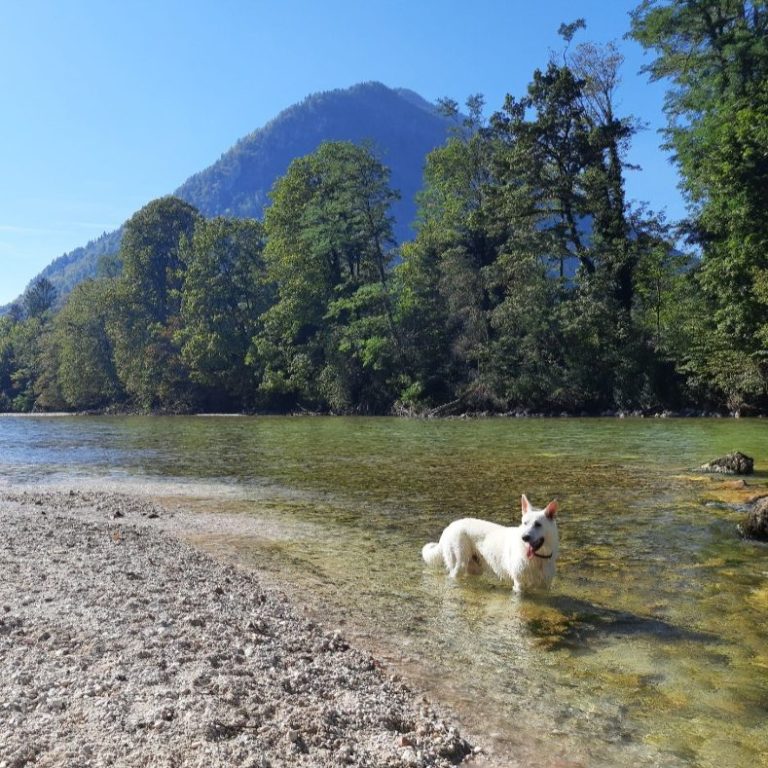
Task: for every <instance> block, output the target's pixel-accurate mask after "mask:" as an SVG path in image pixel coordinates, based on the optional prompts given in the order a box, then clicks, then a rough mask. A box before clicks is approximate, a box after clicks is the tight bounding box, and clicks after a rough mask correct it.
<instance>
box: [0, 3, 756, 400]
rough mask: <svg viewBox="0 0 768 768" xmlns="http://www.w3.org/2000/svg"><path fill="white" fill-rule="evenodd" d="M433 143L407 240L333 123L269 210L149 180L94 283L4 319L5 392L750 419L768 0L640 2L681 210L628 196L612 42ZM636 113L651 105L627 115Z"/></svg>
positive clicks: (452, 110) (632, 128) (381, 187)
mask: <svg viewBox="0 0 768 768" xmlns="http://www.w3.org/2000/svg"><path fill="white" fill-rule="evenodd" d="M583 27H584V24H583V22H582V21H581V20H578V21H576V22H574V23H573V24H564V25H562V27H561V30H560V32H561V35H562V37H563V41H564V43H563V50H562V51H561V52H560V53H558V54H557V55H553V56H552V58H551V60H550V62H549V64H548V65H547V66H546V67H545V68H544V69H541V70H536V71H535V72H534V73H533V76H532V78H531V82H530V84H529V86H528V89H527V91H526V93H524V94H522V95H518V96H515V95H510V96H508V97H507V99H506V100H505V102H504V104H503V105H502V106H501V107H500V108H499V109H498V111H496V112H495V113H493V114H492V116H491V117H490V118H488V117H486V116H485V106H484V103H483V99H482V98H481V97H479V96H473V97H470V98H469V99H468V100H467V103H466V108H464V109H459V106H458V104H456V103H455V102H453V101H450V100H444V101H443V102H442V104H441V108H442V110H443V111H444V112H445V114H447V115H449V116H452V118H453V120H454V123H455V128H454V130H453V132H452V135H451V136H450V138H449V139H448V140H447V142H446V144H445V145H444V146H442V147H440V148H438V149H436V150H434V151H433V152H432V153H431V154H430V155H429V156H428V157H427V160H426V167H425V173H424V187H423V190H422V192H421V195H420V199H419V216H418V222H417V229H416V235H415V237H414V238H413V239H412V240H411V241H410V242H405V243H402V244H400V245H399V246H396V245H395V243H394V240H393V235H392V232H393V222H392V220H391V217H390V214H389V210H390V204H391V202H392V201H393V200H394V199H395V198H396V196H397V192H396V191H395V190H393V189H391V187H390V184H389V177H388V171H387V169H386V167H385V166H384V165H383V164H382V162H381V161H380V160H379V159H378V158H377V157H376V155H375V151H374V150H373V149H372V148H370V147H365V146H357V145H352V144H348V143H344V142H329V143H326V144H324V145H321V146H320V147H319V148H318V149H317V150H316V151H315V152H314V153H312V154H310V155H308V156H306V157H302V158H297V159H296V160H295V161H294V162H293V163H292V164H291V165H290V167H289V169H288V171H287V172H286V174H285V175H284V176H283V177H282V178H280V179H279V180H278V181H277V182H276V183H275V185H274V187H273V189H272V193H271V204H270V206H269V207H268V208H267V210H266V213H265V216H264V220H263V221H256V220H246V219H237V218H232V217H218V218H214V219H205V218H203V217H202V216H201V215H200V214H199V212H198V211H197V210H195V209H194V208H193V207H192V206H190V205H189V204H187V203H185V202H183V201H182V200H180V199H177V198H173V197H166V198H161V199H159V200H156V201H153V202H152V203H150V204H148V205H147V206H146V207H144V208H143V209H142V210H140V211H139V212H138V213H136V214H135V215H134V216H133V217H132V218H131V219H130V220H129V221H128V222H127V223H126V224H125V227H124V232H123V238H122V245H121V248H120V251H119V253H118V254H116V255H114V256H112V257H108V258H105V259H104V260H103V263H102V265H101V274H100V276H99V277H98V278H96V279H93V280H88V281H86V282H84V283H81V284H79V285H78V286H77V287H76V288H75V289H74V290H73V291H72V292H71V293H70V294H69V295H68V296H67V297H57V296H56V295H55V291H53V290H52V286H51V284H50V283H48V282H47V281H46V280H45V279H40V280H38V281H37V282H36V283H34V284H33V285H32V286H31V287H30V288H29V289H28V291H27V292H26V294H25V295H24V297H23V300H22V301H21V302H20V303H19V304H17V305H16V306H15V307H14V308H12V310H11V312H9V313H8V314H7V315H6V316H4V317H2V318H0V411H17V412H25V411H32V410H35V411H51V410H68V411H87V410H104V409H124V410H136V411H142V412H145V411H146V412H150V411H163V412H259V411H261V412H281V413H282V412H285V413H293V412H333V413H365V414H385V413H400V414H416V415H421V414H426V415H451V414H464V413H510V412H512V413H514V412H529V413H545V414H560V413H567V414H601V413H604V412H611V413H619V412H622V413H640V414H655V413H664V412H674V413H691V414H695V413H696V414H697V413H702V412H716V413H729V412H730V413H735V414H759V413H764V412H765V411H766V409H767V408H768V395H767V394H766V393H767V391H768V390H767V388H766V385H767V384H768V216H767V215H766V212H768V197H767V195H768V192H767V190H768V162H767V161H766V158H765V151H764V148H765V146H766V145H768V133H766V131H767V130H768V128H767V126H768V89H767V88H766V85H765V84H766V82H768V10H767V9H765V8H764V7H763V6H762V5H761V4H751V3H738V2H737V3H730V2H729V3H725V2H722V1H720V2H710V3H706V4H704V5H702V4H701V3H693V2H688V1H686V0H675V1H674V2H659V3H656V2H653V3H652V2H643V3H641V4H640V5H639V6H638V8H637V9H636V10H635V11H634V12H633V14H632V18H631V29H630V34H631V35H632V36H633V37H634V38H635V39H636V40H638V41H639V42H640V43H641V44H642V45H643V46H645V47H646V48H647V49H648V50H649V51H651V52H653V53H654V54H655V58H654V59H653V60H652V61H651V62H650V63H649V64H648V65H647V67H646V70H647V72H648V74H649V76H650V77H651V78H652V79H664V80H665V82H667V83H668V84H669V90H668V95H667V101H666V110H667V116H668V119H669V124H668V128H667V130H666V134H665V141H666V146H667V147H668V148H670V149H672V150H673V152H674V154H675V158H676V162H677V164H678V167H679V170H680V174H681V179H682V187H683V191H684V192H685V194H686V197H687V201H688V203H689V214H690V215H689V217H688V219H687V220H686V221H684V222H678V223H676V225H675V226H672V225H670V224H669V223H667V222H666V221H665V220H664V217H663V215H659V214H655V213H653V212H652V211H650V210H648V209H647V208H645V207H644V206H642V205H635V204H632V203H630V202H628V201H627V199H626V196H625V187H624V179H625V174H626V172H627V159H626V158H627V150H628V148H629V144H630V142H631V140H632V137H633V136H634V134H635V133H636V132H637V131H638V129H639V128H638V126H639V120H638V119H637V118H635V117H632V116H623V115H621V114H619V110H618V105H617V99H616V89H617V86H618V83H619V78H620V67H621V63H622V57H621V55H620V53H619V51H618V49H617V48H616V47H615V46H613V45H605V46H600V45H595V44H592V43H581V44H576V42H575V38H576V36H577V35H580V34H581V31H582V28H583ZM639 118H640V119H641V118H642V116H639Z"/></svg>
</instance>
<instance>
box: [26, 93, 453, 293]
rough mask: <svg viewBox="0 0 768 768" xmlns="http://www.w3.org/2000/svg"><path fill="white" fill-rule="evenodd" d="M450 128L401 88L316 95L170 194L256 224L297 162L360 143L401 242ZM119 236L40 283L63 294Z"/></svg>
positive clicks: (64, 263)
mask: <svg viewBox="0 0 768 768" xmlns="http://www.w3.org/2000/svg"><path fill="white" fill-rule="evenodd" d="M448 127H449V122H448V120H447V119H446V118H445V117H443V116H442V115H440V114H439V113H438V112H437V110H436V108H435V106H434V105H432V104H430V103H429V102H427V101H426V100H425V99H423V98H422V97H421V96H419V95H418V94H417V93H414V92H413V91H409V90H406V89H392V88H388V87H387V86H385V85H382V84H381V83H376V82H369V83H360V84H358V85H355V86H352V87H351V88H347V89H343V90H334V91H326V92H323V93H316V94H313V95H311V96H308V97H307V98H306V99H304V101H302V102H300V103H299V104H295V105H294V106H292V107H289V108H288V109H286V110H284V111H283V112H281V113H280V114H279V115H278V116H277V117H275V118H274V119H273V120H271V121H270V122H269V123H267V124H266V125H265V126H264V127H262V128H260V129H258V130H256V131H254V132H253V133H251V134H249V135H248V136H246V137H244V138H242V139H240V140H239V141H238V142H237V143H236V144H235V145H234V146H233V147H232V148H231V149H229V150H228V151H227V152H225V153H224V154H223V155H222V156H221V157H220V158H219V160H218V161H216V162H215V163H214V164H213V165H211V166H210V167H208V168H206V169H205V170H203V171H200V173H196V174H195V175H194V176H192V177H190V178H189V179H187V181H185V182H184V183H183V184H182V185H181V186H180V187H179V188H178V189H176V190H175V192H174V194H175V195H177V196H179V197H181V198H182V199H183V200H186V201H187V202H188V203H191V204H192V205H194V206H195V207H196V208H197V209H198V210H200V212H201V213H203V214H204V215H205V216H217V215H226V216H236V217H255V218H261V217H262V214H263V212H264V208H265V207H266V206H267V205H268V203H269V191H270V189H271V188H272V185H273V184H274V182H275V181H276V180H277V179H278V178H280V176H282V175H283V174H284V173H285V171H286V170H287V169H288V166H289V164H290V163H291V161H292V160H293V159H294V158H297V157H302V156H304V155H307V154H309V153H311V152H313V151H314V150H315V149H316V148H317V147H318V146H319V145H320V144H321V143H322V142H324V141H352V142H355V143H363V142H365V143H367V144H369V145H370V146H371V147H372V149H373V151H374V152H375V153H376V155H377V156H378V157H379V159H380V160H381V161H382V162H383V163H384V164H385V165H386V166H387V167H388V168H389V169H390V171H391V185H392V187H393V189H396V190H398V191H399V192H400V194H401V199H400V201H398V202H397V203H395V204H394V205H393V206H392V214H393V216H394V217H395V235H396V237H397V239H398V241H400V242H402V241H403V240H406V239H408V238H409V237H411V235H412V229H411V226H412V223H413V221H414V218H415V215H416V203H415V197H416V193H417V192H418V191H419V189H420V188H421V185H422V172H423V168H424V159H425V157H426V155H427V154H428V153H429V152H430V151H431V150H432V149H434V148H435V147H438V146H440V145H441V144H442V143H443V142H444V141H445V139H446V136H447V131H448ZM121 235H122V232H121V230H116V231H115V232H110V233H105V234H104V235H102V236H101V237H100V238H98V239H97V240H94V241H92V242H90V243H88V244H87V245H86V246H84V247H82V248H77V249H75V250H74V251H72V252H71V253H67V254H65V255H63V256H61V257H59V258H58V259H56V260H55V261H53V262H52V263H51V264H50V265H49V266H48V267H46V268H45V269H44V270H43V271H42V272H41V273H40V275H38V277H41V276H42V277H46V278H47V279H48V280H50V281H51V282H52V283H53V284H54V286H55V287H56V288H57V290H58V291H59V295H60V296H64V295H66V294H67V293H69V291H70V290H72V288H73V287H74V286H75V285H76V284H77V283H78V282H80V281H81V280H84V279H86V278H87V277H92V276H94V275H96V274H97V271H98V265H99V262H100V261H101V259H102V258H103V257H105V256H109V255H111V254H115V253H117V251H118V250H119V247H120V239H121ZM35 279H37V278H35Z"/></svg>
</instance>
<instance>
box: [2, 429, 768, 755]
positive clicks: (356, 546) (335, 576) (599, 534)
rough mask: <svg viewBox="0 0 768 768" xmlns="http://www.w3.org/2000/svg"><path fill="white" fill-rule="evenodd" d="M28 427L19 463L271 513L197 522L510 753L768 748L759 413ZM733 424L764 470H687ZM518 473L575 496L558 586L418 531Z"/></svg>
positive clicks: (718, 447)
mask: <svg viewBox="0 0 768 768" xmlns="http://www.w3.org/2000/svg"><path fill="white" fill-rule="evenodd" d="M27 424H29V426H28V427H27V426H26V425H27ZM12 426H13V428H14V429H16V428H17V427H18V428H19V429H22V432H19V431H18V430H17V431H16V433H15V434H14V435H10V434H9V428H8V425H7V424H2V423H0V447H2V448H4V451H5V452H4V455H5V456H6V457H9V458H7V459H6V461H7V464H6V465H5V466H6V469H5V470H4V471H5V476H6V477H8V478H9V481H10V482H14V483H16V482H19V481H24V480H27V481H30V482H36V483H40V482H54V483H59V484H61V483H66V482H71V478H72V477H75V478H76V479H77V481H78V482H82V483H94V484H96V485H99V484H105V483H112V484H118V485H120V486H127V487H128V488H130V487H132V486H139V485H141V486H142V487H144V488H146V489H148V490H149V491H150V492H151V493H154V494H156V495H168V496H171V497H178V496H179V495H181V496H186V497H187V498H189V497H197V498H198V499H199V500H198V501H197V502H196V503H197V504H199V505H200V507H201V508H205V509H211V510H220V511H232V512H240V513H244V514H252V515H256V516H257V519H258V521H259V525H260V530H261V535H259V536H258V537H247V538H242V539H241V538H238V537H233V536H226V537H219V538H217V537H216V536H215V535H213V534H210V535H206V536H200V537H199V539H200V541H198V543H199V544H201V545H203V544H204V545H205V546H206V547H208V548H210V549H213V550H215V551H217V552H218V553H219V554H220V555H221V556H226V557H237V558H238V559H239V560H240V561H241V562H245V563H247V564H249V565H250V566H253V567H255V568H257V569H259V570H261V571H262V572H264V573H265V576H266V577H268V578H270V579H272V580H274V581H275V582H276V583H287V584H289V585H291V586H290V591H291V592H292V593H293V594H294V595H295V596H296V598H297V600H299V601H301V602H303V603H305V604H308V605H310V607H311V609H312V610H313V611H314V612H315V613H316V614H317V615H319V616H321V617H322V618H323V619H324V620H325V621H327V622H329V623H333V624H337V623H338V624H343V626H344V627H345V632H348V633H350V634H352V635H356V636H357V637H359V638H360V639H361V640H362V641H363V642H365V643H366V644H367V645H369V646H370V647H371V648H373V649H375V650H377V651H378V652H379V653H380V654H381V655H383V656H384V657H385V658H386V659H388V660H390V661H391V662H392V663H393V664H396V665H398V666H399V667H401V668H402V669H404V670H405V671H406V672H407V674H408V675H409V677H412V678H413V679H415V680H417V681H418V682H420V683H421V684H422V685H423V686H424V687H425V688H427V689H428V690H429V691H431V692H432V693H433V695H435V696H436V697H438V698H440V699H443V700H444V701H446V702H447V703H449V704H451V705H453V706H454V707H455V708H456V709H457V711H458V712H459V713H460V714H461V715H462V718H463V719H464V721H465V722H467V723H468V724H469V725H470V727H471V728H472V730H474V731H475V732H477V733H478V734H480V735H481V736H483V737H485V740H486V742H487V743H489V744H490V745H492V746H493V748H494V751H495V752H496V753H497V754H499V755H515V756H517V758H516V759H520V760H521V761H522V762H523V764H526V763H531V764H532V763H533V762H535V763H536V764H537V765H543V766H547V765H570V766H576V765H583V766H590V767H591V766H595V765H610V766H618V767H621V766H630V765H631V766H633V768H642V767H643V766H651V765H664V766H701V767H702V768H710V767H711V768H714V767H715V766H718V768H719V766H722V765H734V766H741V765H744V766H747V765H749V766H753V765H755V766H759V765H766V764H768V763H767V762H766V757H765V756H766V755H768V726H767V725H766V723H768V717H766V715H768V674H767V672H768V651H766V649H767V648H768V642H767V641H768V621H766V619H768V597H767V595H768V590H767V588H766V582H768V579H767V578H766V577H767V576H768V548H766V547H765V546H764V545H760V544H756V543H752V542H746V541H743V540H742V539H740V537H739V535H738V532H737V530H736V526H737V523H738V522H739V521H740V519H741V517H742V516H743V511H740V510H739V508H738V507H735V506H734V505H737V504H742V503H744V502H745V501H746V500H747V499H748V497H749V496H750V495H752V494H757V495H759V494H760V493H761V492H766V491H764V489H765V486H766V471H767V470H768V430H767V429H766V425H765V423H764V422H762V421H748V420H741V421H726V420H653V421H644V420H621V421H618V420H607V419H606V420H578V419H573V420H571V419H568V420H506V419H494V420H488V421H452V422H419V421H405V420H394V419H325V418H323V419H311V418H307V419H302V418H283V419H280V418H274V419H273V418H266V419H265V418H257V419H236V420H232V419H166V418H162V419H141V418H135V419H131V418H114V419H109V418H105V419H93V420H82V419H81V420H77V419H70V420H66V419H64V420H55V422H49V423H48V424H45V423H42V422H37V423H36V422H34V421H31V422H30V420H23V423H22V422H19V421H18V420H17V421H15V422H14V424H13V425H12ZM24 429H26V431H27V434H26V436H25V435H24V434H23V430H24ZM3 435H6V438H3ZM4 439H5V443H4V444H3V440H4ZM12 443H13V444H12ZM14 444H15V445H18V446H20V447H19V448H15V447H14ZM736 447H737V448H739V449H740V450H742V451H744V452H745V453H747V454H749V455H752V456H754V457H755V458H756V470H757V472H756V476H755V477H754V478H750V479H748V481H747V483H748V485H747V488H746V489H740V488H735V487H728V486H727V483H728V482H729V481H724V480H723V479H722V478H716V479H711V478H707V477H701V476H698V475H692V474H690V473H689V472H688V470H689V469H690V468H692V467H697V466H699V465H700V464H701V463H702V462H703V461H706V460H708V459H710V458H711V457H712V456H717V455H721V454H723V453H727V452H729V451H731V450H733V449H734V448H736ZM522 492H525V493H527V494H528V495H529V497H530V498H531V499H532V500H533V501H534V502H536V503H544V502H545V501H547V500H549V499H550V498H552V497H557V498H558V499H559V500H560V505H561V512H560V516H559V517H560V532H561V539H562V548H561V553H562V554H561V560H560V562H559V566H558V577H557V579H556V582H555V585H554V587H553V590H552V592H551V594H549V595H546V596H541V597H536V598H531V599H529V598H525V599H517V598H514V597H512V596H511V594H510V591H509V589H508V588H507V587H505V586H503V585H500V584H496V583H493V582H491V581H488V580H485V579H474V580H466V581H462V582H459V583H458V584H456V583H451V582H450V581H449V580H447V579H446V578H445V576H444V575H443V574H441V573H432V572H429V571H427V570H425V569H424V568H423V565H422V562H421V560H420V556H419V552H420V549H421V546H422V545H423V543H424V542H425V541H428V540H433V539H434V538H435V537H436V536H437V535H438V534H439V532H440V530H441V529H442V528H443V527H444V525H445V524H446V523H447V522H449V521H450V520H452V519H454V518H456V517H461V516H465V515H477V516H482V517H486V518H489V519H493V520H496V521H498V522H502V523H505V524H512V523H513V522H516V521H517V517H518V515H519V496H520V494H521V493H522Z"/></svg>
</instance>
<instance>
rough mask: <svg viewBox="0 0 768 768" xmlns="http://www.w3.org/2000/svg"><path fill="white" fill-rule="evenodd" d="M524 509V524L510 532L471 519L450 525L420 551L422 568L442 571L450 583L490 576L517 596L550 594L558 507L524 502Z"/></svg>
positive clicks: (555, 503)
mask: <svg viewBox="0 0 768 768" xmlns="http://www.w3.org/2000/svg"><path fill="white" fill-rule="evenodd" d="M522 506H523V521H522V523H521V524H520V525H517V526H512V527H509V528H508V527H506V526H503V525H497V524H496V523H491V522H489V521H488V520H478V519H477V518H474V517H465V518H463V519H462V520H454V522H452V523H451V524H450V525H449V526H448V527H447V528H446V529H445V530H444V531H443V533H442V535H441V536H440V541H439V542H434V541H433V542H430V543H429V544H425V545H424V548H423V549H422V550H421V556H422V557H423V558H424V562H425V563H426V564H427V565H431V566H433V567H438V566H440V565H445V567H446V568H447V569H448V571H449V574H450V576H451V578H454V579H455V578H456V577H457V576H460V575H461V574H464V573H469V574H474V575H477V574H479V573H482V572H483V571H488V572H490V573H493V574H495V575H496V576H497V577H498V578H499V579H501V580H502V581H512V583H513V585H514V590H515V592H522V591H523V590H529V589H542V588H543V589H548V588H549V585H550V584H551V583H552V579H553V578H554V575H555V565H556V563H557V552H558V545H559V539H558V535H557V522H556V521H555V515H556V513H557V502H556V501H550V502H549V504H547V506H546V507H544V509H534V508H533V507H532V506H531V503H530V502H529V501H528V499H527V498H526V497H525V496H523V504H522Z"/></svg>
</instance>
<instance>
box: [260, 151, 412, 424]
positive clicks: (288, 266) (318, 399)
mask: <svg viewBox="0 0 768 768" xmlns="http://www.w3.org/2000/svg"><path fill="white" fill-rule="evenodd" d="M394 199H396V195H395V193H393V192H392V191H391V190H390V188H389V186H388V173H387V171H386V169H385V168H384V167H383V166H382V165H381V163H379V161H378V160H376V158H375V157H374V156H373V155H372V153H371V152H370V151H369V150H368V149H366V148H364V147H358V146H355V145H353V144H347V143H343V142H335V143H327V144H323V145H322V146H321V147H320V148H319V149H318V150H317V151H316V152H314V153H313V154H311V155H308V156H306V157H303V158H299V159H298V160H295V161H294V162H293V163H291V166H290V168H289V169H288V172H287V173H286V175H285V176H284V177H283V178H282V179H280V180H279V181H278V182H277V184H276V185H275V187H274V189H273V191H272V201H273V202H272V205H271V206H270V207H269V209H268V210H267V213H266V217H265V224H264V226H265V231H266V235H267V246H266V249H265V252H264V256H265V259H266V262H267V267H268V275H269V278H270V280H271V281H273V282H274V284H275V285H276V287H277V296H276V301H275V304H274V306H272V307H271V308H270V309H269V310H268V311H267V312H266V313H265V315H264V318H263V319H264V329H263V333H262V334H261V336H260V338H259V339H258V341H257V350H256V351H257V354H258V355H259V356H260V357H261V359H262V361H263V364H264V376H263V380H262V387H261V388H262V392H263V393H264V395H265V396H266V397H268V398H271V399H272V400H273V402H275V403H279V404H281V405H283V406H284V405H286V404H289V403H292V404H293V405H301V406H305V407H312V408H317V407H330V408H332V409H334V410H365V411H368V410H379V409H381V408H382V405H383V404H382V402H381V394H380V393H381V386H380V382H379V378H380V376H379V374H378V372H377V368H376V365H375V364H374V361H375V359H376V358H377V354H376V353H375V350H376V349H380V348H381V347H382V342H380V341H375V340H374V339H378V338H379V336H380V334H381V333H384V334H385V337H386V339H387V343H388V344H391V345H396V344H397V341H396V329H395V327H394V320H393V317H392V311H391V308H390V298H389V289H388V276H387V272H388V268H389V263H390V260H391V258H392V252H391V246H392V244H393V238H392V220H391V218H390V215H389V206H390V204H391V202H392V201H393V200H394ZM371 286H377V289H376V290H373V289H372V288H371ZM371 335H372V337H373V338H369V336H371Z"/></svg>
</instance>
